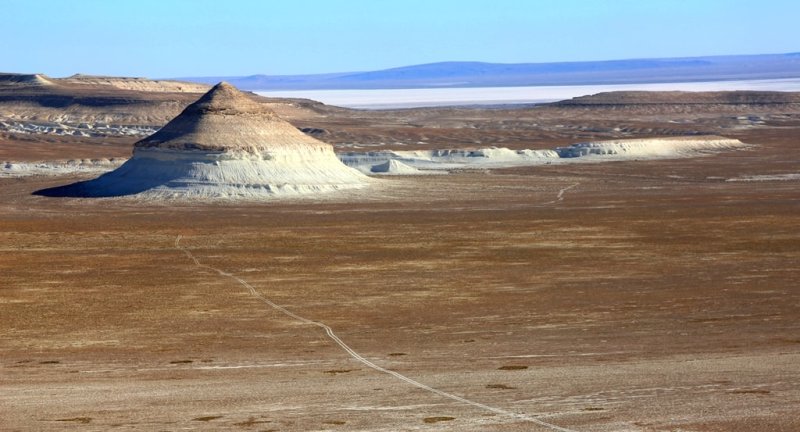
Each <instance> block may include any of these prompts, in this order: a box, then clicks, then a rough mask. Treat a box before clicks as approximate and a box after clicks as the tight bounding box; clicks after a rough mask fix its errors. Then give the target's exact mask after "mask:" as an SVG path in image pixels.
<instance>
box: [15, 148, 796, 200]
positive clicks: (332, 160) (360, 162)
mask: <svg viewBox="0 0 800 432" xmlns="http://www.w3.org/2000/svg"><path fill="white" fill-rule="evenodd" d="M747 146H748V145H747V144H744V143H742V142H740V141H739V140H735V139H728V138H722V137H715V136H712V137H679V138H648V139H630V140H610V141H594V142H586V143H577V144H573V145H570V146H566V147H559V148H557V149H555V150H510V149H507V148H495V147H493V148H483V149H472V150H464V149H449V150H419V151H389V150H387V151H374V152H347V153H340V154H338V156H337V155H336V154H335V153H334V152H333V150H331V149H330V148H329V147H308V148H305V149H303V150H301V151H299V152H298V151H297V150H291V151H287V152H283V151H281V150H279V149H280V147H276V148H274V150H273V151H271V152H267V151H261V152H256V153H253V152H247V151H228V152H209V151H200V150H195V151H186V150H180V151H178V150H170V149H160V148H137V149H136V150H135V154H134V158H132V159H131V160H129V161H128V163H126V164H125V165H124V166H122V167H120V170H123V169H124V172H125V175H124V177H123V176H122V173H118V174H115V175H114V176H109V177H108V178H107V179H106V177H105V176H104V177H103V178H104V179H105V180H103V181H104V182H105V181H111V180H112V179H117V180H119V181H123V178H124V179H125V180H124V181H128V180H129V179H134V178H140V179H148V178H150V179H152V178H163V179H169V180H170V183H169V184H170V185H177V184H183V185H184V186H181V190H188V189H189V188H190V186H189V185H192V186H191V187H194V188H201V189H203V190H205V191H206V192H203V193H210V192H211V189H208V188H210V187H211V186H210V185H211V184H213V183H214V182H219V186H220V187H221V188H223V189H225V190H229V191H230V190H244V191H248V193H247V194H248V195H252V191H253V190H255V189H264V190H267V191H279V192H288V191H291V190H296V191H298V193H299V191H303V190H307V191H314V190H335V189H345V188H357V187H359V186H358V185H359V184H361V185H365V184H367V182H368V181H369V179H368V177H367V176H365V175H364V174H371V175H421V174H442V173H446V172H447V170H458V169H490V168H506V167H519V166H536V165H543V164H556V163H558V164H563V163H576V162H604V161H624V160H647V159H669V158H684V157H696V156H704V155H709V154H713V153H716V152H721V151H727V150H735V149H740V148H743V147H747ZM337 157H338V159H337ZM137 159H138V160H137ZM340 161H341V162H340ZM145 162H146V163H145ZM342 162H343V163H344V165H346V166H348V167H351V168H354V169H348V168H346V167H345V166H343V165H342ZM118 164H119V161H110V162H104V161H102V160H101V161H96V160H93V161H77V162H76V161H70V162H57V163H45V162H40V163H14V162H5V163H2V164H0V177H21V176H25V175H61V174H68V173H71V172H90V171H94V172H102V171H104V170H106V171H107V170H110V169H112V168H114V167H115V166H116V165H118ZM137 172H141V174H136V173H137ZM796 176H798V175H797V174H787V175H782V176H763V177H761V176H753V177H743V178H740V179H730V181H764V180H794V179H796ZM181 179H183V180H181ZM98 180H100V179H98ZM115 181H116V180H115ZM140 183H141V182H140ZM292 183H294V184H295V186H296V187H292V186H289V184H292ZM98 184H99V183H98ZM227 193H228V192H226V194H227ZM268 193H269V192H268ZM272 193H274V192H272Z"/></svg>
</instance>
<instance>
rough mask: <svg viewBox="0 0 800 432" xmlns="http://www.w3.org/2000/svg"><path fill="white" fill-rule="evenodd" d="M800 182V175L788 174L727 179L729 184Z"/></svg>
mask: <svg viewBox="0 0 800 432" xmlns="http://www.w3.org/2000/svg"><path fill="white" fill-rule="evenodd" d="M792 180H800V173H788V174H757V175H748V176H742V177H735V178H730V179H727V180H726V181H729V182H763V181H792Z"/></svg>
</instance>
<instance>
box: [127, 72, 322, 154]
mask: <svg viewBox="0 0 800 432" xmlns="http://www.w3.org/2000/svg"><path fill="white" fill-rule="evenodd" d="M320 146H327V144H325V143H322V142H320V141H318V140H316V139H314V138H311V137H309V136H308V135H306V134H304V133H302V132H300V131H299V130H297V128H295V127H294V126H292V125H291V124H290V123H289V122H287V121H285V120H283V119H281V118H280V117H278V115H277V114H275V113H274V112H273V111H272V110H270V109H269V108H267V106H266V105H265V104H262V103H259V102H256V101H254V100H253V99H251V98H250V97H249V96H247V95H246V94H245V93H242V92H240V91H239V90H237V89H236V88H235V87H234V86H232V85H230V84H228V83H225V82H221V83H219V84H217V85H215V86H214V87H213V88H212V89H211V90H209V91H208V93H206V94H205V95H203V96H202V97H201V98H200V99H198V100H197V101H196V102H194V103H193V104H191V105H189V106H188V107H186V109H184V110H183V112H182V113H181V114H180V115H178V116H177V117H175V118H174V119H172V121H170V122H169V123H167V124H166V125H165V126H164V127H163V128H161V129H160V130H159V131H158V132H156V133H154V134H153V135H151V136H149V137H147V138H145V139H143V140H141V141H139V142H138V143H136V147H137V148H153V147H155V148H161V149H172V150H206V151H249V152H258V151H269V150H277V149H292V148H293V149H297V148H302V147H315V148H318V147H320Z"/></svg>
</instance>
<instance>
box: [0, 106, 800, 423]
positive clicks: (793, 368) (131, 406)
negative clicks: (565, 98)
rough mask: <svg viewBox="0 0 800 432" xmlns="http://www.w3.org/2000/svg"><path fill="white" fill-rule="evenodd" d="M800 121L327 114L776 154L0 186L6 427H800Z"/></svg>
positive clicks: (450, 129)
mask: <svg viewBox="0 0 800 432" xmlns="http://www.w3.org/2000/svg"><path fill="white" fill-rule="evenodd" d="M793 109H794V108H792V107H791V106H788V107H787V106H784V107H782V108H776V107H754V106H748V105H743V106H740V105H736V106H716V105H710V106H703V107H682V108H681V107H679V106H677V105H669V106H656V107H631V106H601V107H596V108H589V107H577V108H575V107H572V108H570V107H553V108H550V109H548V110H545V111H527V110H516V111H515V110H507V111H500V113H502V116H501V114H498V112H497V111H491V112H488V111H483V114H481V111H480V110H463V111H462V110H434V111H426V110H419V111H409V112H405V114H404V115H405V117H403V118H396V123H389V122H388V120H389V119H391V117H389V116H386V117H382V118H383V119H384V120H379V118H378V117H367V120H362V121H361V122H360V123H359V121H357V120H352V119H354V118H356V117H355V115H353V117H338V118H333V117H329V118H327V123H325V122H322V123H323V125H324V126H323V128H325V129H326V132H325V133H322V134H317V135H321V137H322V138H323V139H325V138H326V137H334V138H337V139H340V138H342V137H350V138H354V137H358V138H359V139H361V140H363V142H365V143H368V142H369V140H370V137H372V136H382V137H391V136H392V135H391V133H390V132H392V131H394V132H398V134H399V135H401V136H402V133H401V132H405V133H407V135H405V138H403V139H408V140H412V139H415V138H417V137H419V136H421V135H423V134H425V135H426V136H428V137H441V138H442V139H446V138H447V137H448V136H449V134H451V133H452V134H454V136H453V137H450V138H449V139H450V140H451V141H446V142H448V143H455V142H457V140H462V139H463V140H465V141H466V140H469V139H478V140H481V139H486V137H492V138H493V139H498V138H502V137H506V138H507V139H508V141H507V142H509V143H510V146H511V147H515V146H518V147H517V148H527V147H536V145H533V146H532V145H530V144H531V143H534V144H537V143H538V144H541V146H540V148H552V147H554V146H556V145H562V144H564V143H565V142H567V143H568V142H570V141H572V142H574V138H575V137H576V136H591V137H598V138H603V137H613V135H614V134H625V133H626V134H629V135H633V136H639V137H644V136H650V135H664V133H663V132H664V131H667V130H669V131H672V132H673V133H674V134H677V133H678V132H680V131H690V130H695V131H702V132H709V133H714V134H718V135H722V136H727V137H731V138H735V139H739V140H741V141H742V142H745V143H748V144H752V145H753V147H748V148H747V149H744V150H736V151H729V152H722V153H719V154H715V155H711V156H705V157H697V158H688V159H678V160H653V161H644V160H639V161H625V162H608V163H595V164H571V165H550V166H536V167H524V168H509V169H494V170H488V171H483V170H481V171H472V170H467V171H461V172H456V173H451V174H449V175H442V176H412V177H392V178H383V179H381V180H380V185H381V186H380V187H376V188H374V189H372V190H371V192H368V193H361V192H359V194H356V195H349V196H341V197H339V198H335V197H334V198H328V199H325V200H320V201H314V200H304V201H279V202H266V203H261V204H252V203H251V204H231V203H220V204H201V203H195V204H193V203H186V202H183V203H179V202H170V203H152V202H150V203H147V202H141V201H137V200H135V199H71V198H48V197H42V196H34V195H31V194H32V193H33V192H34V191H36V190H40V189H42V188H45V187H51V186H56V185H63V184H66V183H69V182H71V181H74V180H77V179H78V178H77V177H69V178H66V177H37V176H32V177H25V178H3V179H0V275H2V276H1V277H2V284H0V317H2V320H1V321H0V322H2V324H0V413H2V416H0V417H2V421H1V422H0V430H21V431H27V430H45V431H46V430H82V431H85V430H88V431H95V430H96V431H106V430H241V431H249V430H253V431H256V430H260V431H267V430H273V431H305V430H326V431H340V430H341V431H356V430H377V431H397V430H424V431H428V430H431V431H437V430H438V431H444V430H466V431H529V430H534V431H539V430H541V431H546V430H574V431H676V430H679V431H796V430H798V429H800V416H798V414H797V406H799V405H800V368H799V367H798V366H797V365H798V364H799V362H800V338H799V337H798V335H800V323H798V319H797V318H798V317H799V316H800V264H798V263H800V229H798V227H800V183H799V182H798V180H797V174H798V173H800V159H798V157H797V154H798V153H797V151H798V148H797V145H798V143H797V139H796V137H797V130H798V129H797V127H798V126H800V123H799V122H798V121H797V113H796V111H793ZM398 113H399V112H398ZM515 113H516V114H515ZM566 114H568V115H566ZM751 115H752V116H759V118H763V120H754V119H751V118H750V117H748V116H751ZM481 116H483V117H481ZM559 116H561V120H560V121H562V122H563V123H559V124H563V125H564V126H569V127H562V128H555V124H556V123H555V122H556V121H559V120H556V119H557V118H559ZM742 116H743V118H739V117H742ZM348 118H350V120H348ZM533 118H538V119H540V120H537V121H533V120H531V119H533ZM309 119H311V117H307V118H306V120H303V121H304V122H310V120H309ZM684 119H685V120H691V122H690V123H684V122H681V121H682V120H684ZM383 121H385V123H381V122H383ZM415 121H419V122H421V123H424V124H422V125H420V124H417V123H414V122H415ZM534 122H539V123H540V124H544V125H545V126H544V127H542V128H538V127H536V126H533V125H532V123H534ZM466 123H469V124H471V125H473V126H476V127H474V128H471V127H467V126H465V124H466ZM409 124H417V126H410V125H409ZM437 125H438V126H439V127H438V128H437V127H434V126H437ZM304 126H305V125H304ZM579 127H581V128H584V129H579ZM615 127H621V128H625V129H626V131H622V130H621V129H620V130H619V131H616V132H614V131H613V129H614V128H615ZM606 128H607V129H606ZM646 130H649V132H647V131H646ZM654 131H655V132H654ZM392 133H393V132H392ZM372 134H375V135H372ZM48 139H49V140H50V141H48ZM437 139H438V138H437ZM332 141H334V142H336V140H335V139H334V140H332ZM9 142H12V143H14V145H15V147H13V148H14V149H16V150H6V151H7V153H6V154H7V155H10V157H12V158H18V159H24V158H26V157H28V158H30V157H31V156H30V155H26V153H25V152H26V151H28V149H29V147H27V146H25V145H24V143H23V144H21V143H20V141H19V138H18V137H17V136H10V138H9ZM26 142H31V143H33V144H35V145H32V146H31V147H30V149H32V150H35V151H36V152H47V151H48V145H50V144H53V145H56V146H57V148H56V149H55V150H53V152H54V153H53V154H60V155H63V156H68V155H74V157H79V156H80V155H78V154H76V153H81V152H84V151H86V152H90V153H91V154H92V156H93V157H112V156H115V155H116V152H119V151H121V150H123V149H124V148H125V146H124V145H122V144H120V145H116V144H115V145H112V146H108V147H102V146H101V145H100V144H99V143H98V142H97V140H96V139H84V140H80V139H78V138H74V139H72V138H70V140H55V139H53V138H52V137H51V138H47V139H43V138H41V137H39V138H37V139H34V140H32V141H26ZM409 142H411V141H409ZM73 144H75V145H76V147H75V148H76V149H77V150H76V151H75V152H74V153H71V152H70V146H71V145H73ZM4 145H5V144H4ZM523 145H525V147H522V146H523ZM418 146H419V147H420V148H426V145H423V144H419V145H418ZM387 147H388V148H391V146H389V145H386V146H384V148H387ZM405 147H410V146H398V145H396V146H395V147H394V148H395V149H400V148H405ZM427 148H430V147H427ZM103 149H107V152H104V151H103ZM29 160H30V159H29ZM748 178H758V179H760V180H759V181H728V180H730V179H748ZM179 238H180V241H178V239H179ZM195 260H196V261H195ZM268 302H272V303H268ZM275 306H280V307H282V308H285V310H284V311H282V310H280V309H276V307H275ZM285 312H290V313H291V314H296V316H295V315H287V313H285ZM304 320H312V321H314V322H316V323H324V324H325V325H327V326H329V328H330V329H331V330H332V331H333V334H334V335H335V336H336V337H338V338H340V341H342V343H343V344H345V345H346V346H347V347H349V348H350V349H352V350H354V351H353V352H350V353H348V352H347V351H346V350H344V349H343V347H342V346H341V345H339V344H338V343H337V342H336V340H335V339H334V338H332V337H331V336H329V335H327V334H326V332H325V329H324V328H322V327H319V326H317V325H315V324H312V323H310V322H309V321H304ZM354 356H355V357H356V358H354ZM358 356H363V359H364V360H366V361H368V362H370V363H371V364H374V365H375V366H376V367H378V368H385V370H387V371H393V372H396V373H397V374H399V375H401V376H397V375H391V374H388V373H386V372H385V371H381V370H376V369H374V368H372V367H370V366H369V365H368V364H367V363H364V362H362V361H360V360H359V359H358V358H357V357H358ZM402 377H405V378H408V379H410V380H412V381H414V382H415V383H418V384H420V385H424V386H429V387H430V388H432V389H435V390H438V391H440V392H443V393H446V394H443V393H436V392H435V391H432V390H431V389H424V388H421V387H420V386H416V385H414V384H413V383H410V382H408V381H404V380H402V379H401V378H402ZM454 397H455V398H454ZM457 398H463V400H457Z"/></svg>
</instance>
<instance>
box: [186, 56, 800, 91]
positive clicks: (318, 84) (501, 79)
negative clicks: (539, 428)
mask: <svg viewBox="0 0 800 432" xmlns="http://www.w3.org/2000/svg"><path fill="white" fill-rule="evenodd" d="M778 78H800V53H787V54H758V55H734V56H709V57H686V58H656V59H630V60H608V61H588V62H559V63H513V64H504V63H483V62H458V61H451V62H441V63H429V64H421V65H414V66H403V67H397V68H392V69H384V70H378V71H370V72H341V73H328V74H312V75H250V76H225V77H182V78H177V79H180V80H184V81H192V82H199V83H207V84H215V83H217V82H219V81H227V82H229V83H231V84H233V85H235V86H237V87H239V88H241V89H244V90H334V89H337V90H338V89H402V88H458V87H508V86H537V85H586V84H628V83H631V84H634V83H654V82H689V81H722V80H740V79H778Z"/></svg>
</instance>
